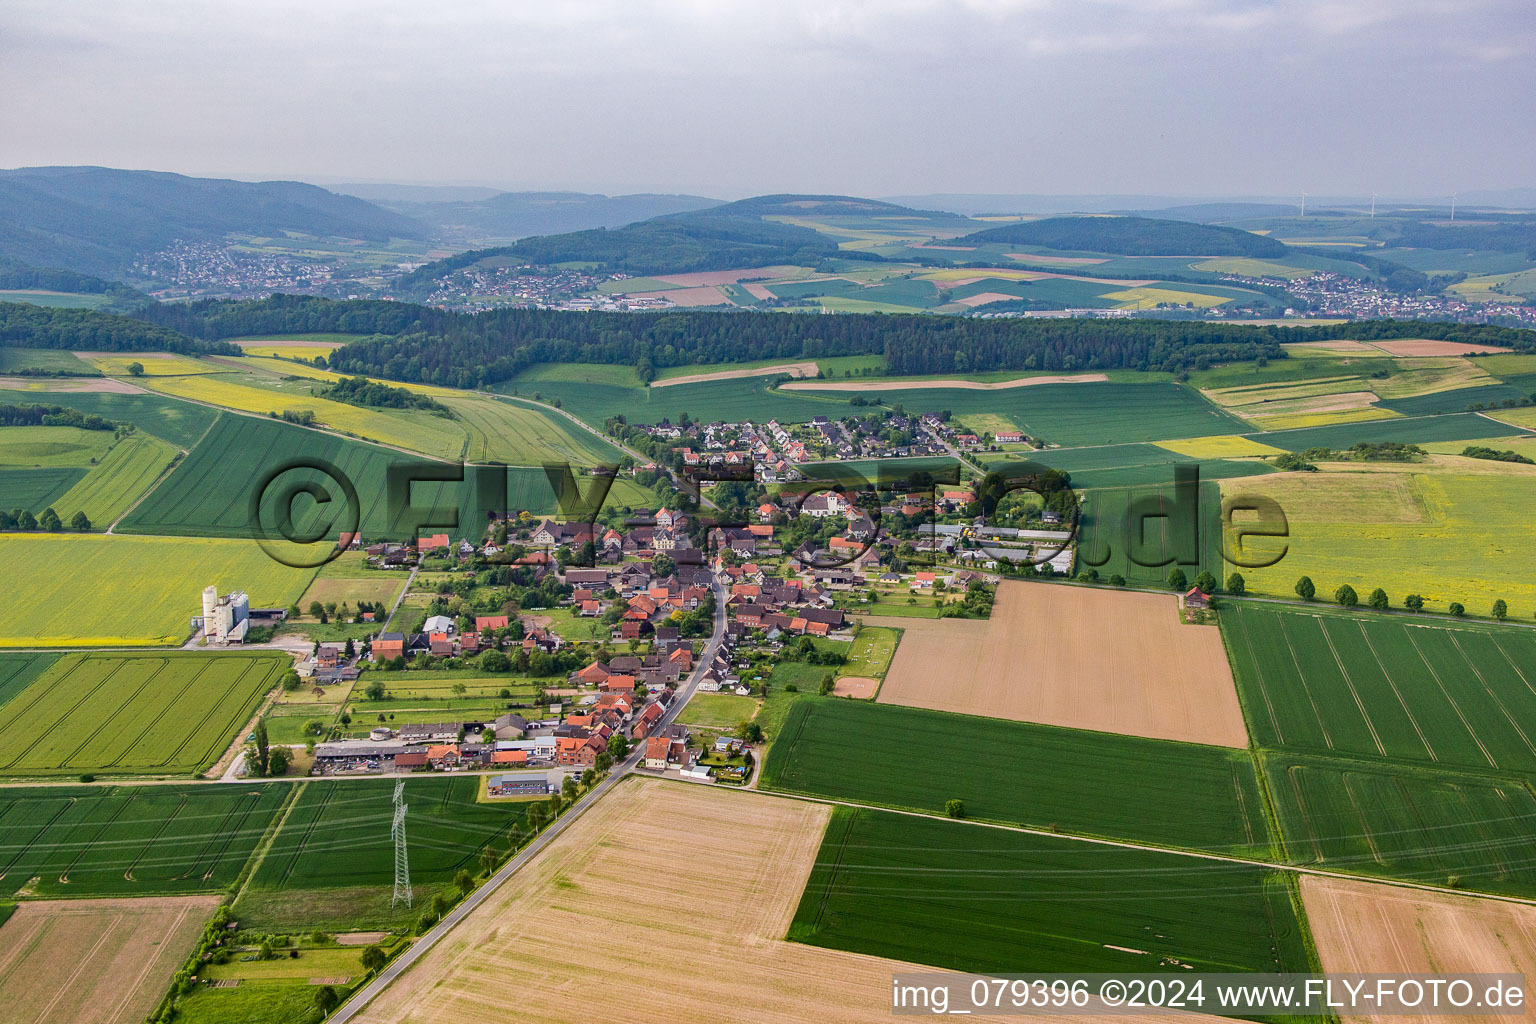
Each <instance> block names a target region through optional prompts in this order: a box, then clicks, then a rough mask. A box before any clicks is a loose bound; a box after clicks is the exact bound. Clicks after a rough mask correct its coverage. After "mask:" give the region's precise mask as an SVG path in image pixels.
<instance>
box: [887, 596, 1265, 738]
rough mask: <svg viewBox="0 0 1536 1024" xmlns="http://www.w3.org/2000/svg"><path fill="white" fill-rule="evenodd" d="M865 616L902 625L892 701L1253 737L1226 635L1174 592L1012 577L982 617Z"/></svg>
mask: <svg viewBox="0 0 1536 1024" xmlns="http://www.w3.org/2000/svg"><path fill="white" fill-rule="evenodd" d="M865 623H866V624H880V625H892V624H899V625H900V626H902V627H903V628H904V629H905V630H906V634H905V635H904V636H903V637H902V641H901V644H900V646H898V647H897V649H896V658H895V660H894V661H893V662H892V663H891V670H890V672H889V673H888V674H887V675H886V679H885V686H884V688H883V689H882V690H881V691H880V702H881V703H884V704H904V705H907V706H909V707H920V708H931V709H934V710H938V711H953V712H957V713H960V714H967V715H982V716H985V717H988V718H1007V719H1012V720H1014V721H1020V722H1041V723H1044V724H1047V725H1061V726H1067V727H1070V728H1077V729H1094V730H1097V731H1100V732H1118V733H1126V734H1129V735H1133V736H1147V737H1151V738H1153V739H1168V740H1185V741H1188V742H1192V743H1209V744H1214V745H1218V746H1227V747H1246V746H1247V745H1248V732H1247V729H1246V728H1245V727H1244V725H1243V713H1242V708H1241V706H1240V705H1239V704H1238V701H1237V689H1236V687H1235V686H1234V685H1233V682H1232V672H1231V669H1230V667H1229V666H1228V664H1227V656H1226V652H1225V650H1224V649H1223V648H1222V643H1221V636H1220V634H1219V633H1218V632H1217V631H1216V630H1214V629H1209V628H1205V627H1200V626H1185V625H1183V624H1181V623H1180V622H1179V617H1178V612H1177V606H1176V602H1175V599H1174V598H1173V597H1172V596H1171V595H1170V596H1167V597H1164V596H1162V595H1158V594H1143V593H1132V592H1127V591H1110V590H1094V589H1089V588H1085V587H1054V586H1045V585H1042V584H1031V583H1022V582H1018V581H1011V580H1010V581H1006V582H1004V583H1003V584H1001V585H1000V586H999V587H998V592H997V603H996V605H995V607H994V608H993V610H992V618H991V619H989V620H986V621H980V620H970V619H933V620H927V619H902V620H900V622H899V623H887V622H884V621H882V620H879V619H871V618H866V619H865ZM1109 637H1113V638H1115V642H1114V643H1106V642H1105V641H1106V638H1109Z"/></svg>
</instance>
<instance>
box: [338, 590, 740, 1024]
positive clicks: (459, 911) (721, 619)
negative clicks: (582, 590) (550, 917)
mask: <svg viewBox="0 0 1536 1024" xmlns="http://www.w3.org/2000/svg"><path fill="white" fill-rule="evenodd" d="M710 587H711V589H712V590H713V591H714V594H715V628H714V632H713V633H712V634H711V636H710V638H709V642H708V643H706V644H705V645H704V653H703V654H702V655H701V656H700V658H699V661H698V664H697V665H696V666H695V667H694V670H693V672H692V673H691V674H690V675H689V676H688V682H687V683H686V684H684V685H683V686H682V687H681V688H680V689H679V690H678V693H677V697H676V699H674V700H673V701H672V705H671V706H670V707H669V708H668V709H667V712H666V714H664V715H663V716H662V718H661V721H660V722H659V723H658V728H660V727H663V726H667V725H671V724H672V723H673V722H674V721H676V719H677V716H678V713H679V712H681V711H682V710H683V707H684V706H685V705H686V704H687V703H688V701H689V699H690V698H692V697H693V695H694V693H696V692H697V691H698V687H699V683H700V681H701V680H702V679H703V677H704V672H705V671H706V670H707V669H708V667H709V663H710V662H711V661H713V660H714V657H715V654H716V652H717V651H719V649H720V641H721V640H722V639H723V638H724V636H725V604H726V602H725V599H726V593H725V588H724V587H723V586H721V584H720V583H719V581H718V580H716V581H713V582H711V584H710ZM644 756H645V747H644V745H643V744H642V745H638V746H636V747H635V749H634V750H631V751H630V752H629V756H628V757H626V758H625V759H624V761H623V762H622V763H620V764H617V765H614V767H613V770H612V771H611V772H609V773H608V776H607V778H605V779H603V780H602V781H601V782H599V783H598V784H597V785H596V786H594V787H593V788H592V791H591V792H590V793H587V794H586V795H585V796H583V797H582V798H581V799H580V800H578V801H576V803H575V804H574V805H573V806H572V807H571V809H570V810H568V811H566V812H565V813H564V814H562V815H561V816H560V817H559V818H557V819H555V821H554V822H553V823H551V824H550V825H549V826H548V827H547V828H545V829H544V831H542V832H540V833H539V834H538V835H537V836H535V837H534V838H533V840H532V841H531V842H530V843H529V844H528V845H527V846H525V847H523V848H522V849H521V850H519V851H518V852H517V854H516V855H515V856H514V857H513V858H512V859H511V860H509V861H507V862H506V863H505V864H503V865H502V866H501V868H500V869H498V870H497V872H496V873H495V874H494V875H492V876H491V877H490V878H489V879H487V880H486V882H485V884H484V885H482V886H480V888H478V889H476V890H475V891H474V892H472V893H470V894H469V895H468V896H467V897H465V899H464V901H463V902H462V903H460V904H459V905H458V906H456V907H454V908H453V909H452V910H451V911H449V912H448V913H447V915H445V916H444V917H443V919H442V920H441V921H439V922H438V923H437V924H436V925H435V926H434V927H433V928H432V929H431V930H430V931H428V932H427V933H426V934H425V935H423V936H422V937H421V938H419V939H417V940H416V941H415V942H413V943H412V944H411V946H410V948H409V949H407V950H406V951H405V952H404V953H402V954H400V956H398V957H396V958H395V959H394V960H393V961H391V962H390V964H389V966H387V967H385V968H384V970H383V971H382V972H381V973H380V974H379V975H378V977H376V978H374V979H373V980H372V981H370V982H369V983H368V984H366V985H364V986H363V987H362V988H360V989H358V991H357V992H356V994H354V995H353V996H352V998H351V999H349V1000H347V1002H346V1003H345V1004H344V1005H342V1006H341V1007H340V1008H339V1009H338V1010H337V1011H336V1012H335V1013H334V1014H332V1015H331V1016H330V1017H329V1018H327V1019H328V1021H329V1022H330V1024H346V1022H348V1021H351V1020H352V1019H353V1018H355V1017H356V1016H357V1015H358V1014H359V1013H361V1012H362V1011H363V1008H364V1007H366V1006H367V1005H368V1004H369V1003H370V1002H371V1001H372V1000H373V999H374V998H375V997H376V996H377V995H378V994H379V993H380V992H382V991H384V989H385V988H386V987H387V986H388V985H389V984H390V983H391V982H393V981H394V980H395V979H396V978H398V977H400V975H402V974H404V973H405V972H406V971H408V970H410V968H411V967H412V966H413V965H414V964H416V963H417V961H419V960H420V959H421V958H422V957H424V956H426V954H427V953H428V952H429V951H430V950H431V949H432V947H434V946H436V945H437V944H438V943H439V942H441V941H442V940H443V938H445V937H446V936H447V934H448V933H449V932H450V931H452V930H453V928H454V926H455V925H457V924H458V923H459V922H460V921H462V920H464V918H466V917H468V916H469V914H470V913H472V912H473V911H474V910H475V908H476V907H478V906H480V905H481V904H482V903H484V902H485V901H486V900H488V899H490V897H491V896H492V894H494V893H495V892H496V890H497V889H500V888H501V887H502V886H503V885H504V884H506V882H507V880H508V879H510V878H511V877H512V876H513V875H515V874H517V872H518V871H519V870H521V869H522V867H523V866H524V865H526V864H527V863H528V862H529V861H531V860H533V858H534V857H536V856H538V854H539V852H540V851H541V850H543V849H544V848H545V847H546V846H548V845H549V844H550V843H552V842H554V841H555V840H556V839H557V838H558V837H559V836H560V835H561V833H563V832H564V831H565V830H566V829H567V828H569V827H570V826H571V823H572V822H574V821H576V820H577V819H578V818H580V817H581V816H582V815H583V814H585V813H586V812H587V810H588V809H589V808H590V807H592V805H593V804H595V803H596V802H597V801H599V800H601V799H602V798H603V797H604V796H606V795H607V794H608V793H609V792H611V791H612V790H613V788H614V787H615V786H617V785H618V784H619V782H620V781H621V780H622V779H623V778H625V777H626V776H627V775H629V774H630V773H631V772H633V771H635V769H636V768H638V767H639V765H640V761H641V759H642V758H643V757H644Z"/></svg>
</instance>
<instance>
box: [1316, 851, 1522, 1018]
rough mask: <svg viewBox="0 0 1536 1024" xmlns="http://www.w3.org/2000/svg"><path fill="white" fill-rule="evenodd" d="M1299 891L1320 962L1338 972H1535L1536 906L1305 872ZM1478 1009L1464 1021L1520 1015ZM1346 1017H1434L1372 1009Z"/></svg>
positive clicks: (1330, 969) (1516, 1016)
mask: <svg viewBox="0 0 1536 1024" xmlns="http://www.w3.org/2000/svg"><path fill="white" fill-rule="evenodd" d="M1301 898H1302V902H1303V904H1304V905H1305V906H1306V910H1307V920H1308V922H1309V923H1310V924H1311V926H1312V938H1313V940H1314V941H1315V942H1316V944H1317V953H1318V956H1319V958H1320V959H1321V960H1322V965H1323V970H1325V971H1329V972H1339V973H1373V974H1377V973H1388V972H1392V973H1395V972H1403V973H1417V974H1450V973H1459V972H1468V973H1502V972H1506V971H1507V972H1516V973H1524V974H1527V975H1528V974H1530V973H1531V972H1532V971H1533V970H1536V908H1533V907H1529V906H1521V905H1519V904H1515V903H1505V902H1502V901H1499V900H1478V899H1471V898H1468V897H1465V896H1452V895H1448V894H1441V893H1428V892H1419V891H1415V890H1412V889H1400V888H1398V887H1396V886H1390V885H1379V884H1376V883H1373V882H1347V881H1344V880H1343V879H1339V878H1318V877H1303V878H1302V880H1301ZM1523 1016H1524V1015H1523V1014H1519V1013H1515V1014H1509V1015H1507V1016H1504V1017H1496V1016H1492V1015H1480V1016H1475V1017H1465V1018H1461V1019H1463V1020H1467V1021H1493V1020H1514V1019H1521V1018H1522V1017H1523ZM1342 1019H1343V1020H1345V1021H1349V1022H1355V1021H1369V1020H1378V1019H1379V1020H1392V1021H1429V1020H1431V1019H1432V1018H1430V1017H1427V1016H1424V1017H1410V1016H1395V1015H1394V1016H1392V1017H1377V1016H1372V1015H1360V1016H1345V1017H1343V1018H1342Z"/></svg>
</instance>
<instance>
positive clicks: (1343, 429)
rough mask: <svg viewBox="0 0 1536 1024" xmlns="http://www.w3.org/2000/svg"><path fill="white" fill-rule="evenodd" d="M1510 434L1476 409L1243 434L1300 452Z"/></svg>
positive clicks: (1501, 425) (1472, 438)
mask: <svg viewBox="0 0 1536 1024" xmlns="http://www.w3.org/2000/svg"><path fill="white" fill-rule="evenodd" d="M1510 434H1511V430H1510V427H1509V425H1508V424H1506V423H1498V422H1496V421H1494V420H1491V419H1489V418H1488V417H1486V416H1479V415H1478V414H1477V413H1473V412H1459V413H1452V414H1450V415H1447V416H1399V417H1395V418H1393V419H1385V420H1367V421H1366V422H1364V423H1339V424H1334V425H1332V426H1324V427H1302V428H1299V429H1297V430H1272V431H1267V432H1262V433H1252V432H1250V433H1247V434H1245V435H1244V436H1246V437H1251V438H1253V439H1254V440H1255V441H1261V442H1263V443H1264V444H1272V445H1274V446H1275V447H1276V448H1284V449H1285V450H1286V451H1288V452H1299V451H1305V450H1306V449H1308V448H1336V449H1343V448H1349V447H1350V446H1352V445H1356V444H1359V443H1360V442H1362V441H1364V442H1369V443H1372V444H1376V443H1380V442H1382V441H1403V442H1407V443H1411V444H1424V443H1427V442H1430V441H1476V440H1479V439H1481V438H1485V437H1508V436H1510Z"/></svg>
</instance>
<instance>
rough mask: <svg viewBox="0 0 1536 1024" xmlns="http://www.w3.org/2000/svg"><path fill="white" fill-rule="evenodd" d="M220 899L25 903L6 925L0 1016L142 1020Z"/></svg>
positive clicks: (0, 955)
mask: <svg viewBox="0 0 1536 1024" xmlns="http://www.w3.org/2000/svg"><path fill="white" fill-rule="evenodd" d="M218 905H219V900H218V897H216V896H180V897H172V898H165V899H155V898H148V899H115V900H36V901H32V902H25V903H22V904H20V905H19V906H17V908H16V913H15V914H14V915H12V917H11V919H10V920H9V921H7V922H6V923H5V927H4V928H3V929H0V1022H3V1024H22V1022H23V1021H25V1022H27V1024H129V1022H130V1021H142V1020H143V1019H144V1018H145V1017H146V1016H148V1015H149V1013H150V1012H151V1011H152V1010H154V1008H155V1004H156V1003H158V1002H159V1001H160V997H161V996H163V995H164V994H165V992H166V990H167V989H169V988H170V984H171V976H172V975H174V974H175V973H176V971H177V969H178V968H180V967H181V964H182V961H183V960H185V959H186V958H187V957H188V956H189V955H191V953H192V947H193V946H194V945H195V944H196V942H197V937H198V935H199V934H201V932H202V930H203V923H204V922H205V921H207V920H208V918H209V917H211V916H212V915H213V911H214V908H215V907H217V906H218Z"/></svg>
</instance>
